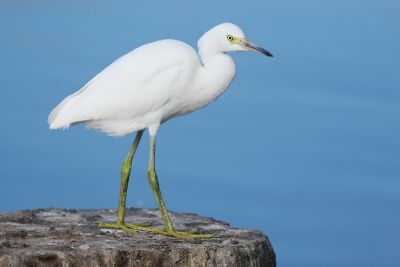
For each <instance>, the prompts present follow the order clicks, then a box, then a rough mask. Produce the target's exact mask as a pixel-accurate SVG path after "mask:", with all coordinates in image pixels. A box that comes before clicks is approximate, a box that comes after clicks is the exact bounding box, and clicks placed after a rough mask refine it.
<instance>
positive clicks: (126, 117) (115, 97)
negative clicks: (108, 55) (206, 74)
mask: <svg viewBox="0 0 400 267" xmlns="http://www.w3.org/2000/svg"><path fill="white" fill-rule="evenodd" d="M200 66H201V63H200V59H199V57H198V55H197V53H196V52H195V51H194V49H193V48H192V47H190V46H189V45H187V44H185V43H183V42H180V41H176V40H161V41H156V42H153V43H149V44H146V45H143V46H140V47H138V48H136V49H135V50H133V51H131V52H129V53H127V54H126V55H124V56H122V57H121V58H119V59H118V60H116V61H115V62H114V63H112V64H111V65H109V66H108V67H107V68H105V69H104V70H103V71H102V72H100V73H99V74H98V75H97V76H95V77H94V78H93V79H92V80H90V81H89V82H88V83H87V84H86V85H85V86H84V87H83V88H82V89H81V90H79V91H77V92H76V93H74V94H72V95H70V96H68V97H67V98H65V99H64V100H63V101H62V102H61V103H60V104H59V105H58V106H57V107H56V108H55V109H54V110H53V111H52V112H51V113H50V115H49V119H48V120H49V124H50V128H66V127H69V126H70V125H71V124H75V123H80V122H84V123H85V124H86V125H87V126H89V127H91V128H95V129H98V130H100V131H103V132H105V133H107V134H109V135H117V136H118V135H124V134H128V133H130V132H133V131H136V130H138V129H143V128H147V127H149V126H151V125H150V124H152V123H160V122H161V121H162V120H163V119H165V118H163V117H165V116H166V115H168V114H163V112H165V110H163V107H164V106H165V105H166V104H167V103H168V102H170V101H171V99H172V98H174V97H176V96H177V95H179V94H181V93H182V90H185V88H188V87H190V83H191V82H192V81H193V78H194V77H195V76H196V72H197V71H198V69H199V67H200Z"/></svg>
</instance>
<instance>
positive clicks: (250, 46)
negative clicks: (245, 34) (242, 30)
mask: <svg viewBox="0 0 400 267" xmlns="http://www.w3.org/2000/svg"><path fill="white" fill-rule="evenodd" d="M239 44H240V46H242V47H243V48H245V49H247V50H251V51H254V52H257V53H260V54H263V55H265V56H267V57H273V55H272V54H271V53H270V52H268V51H267V50H266V49H264V48H262V47H261V46H258V45H256V44H254V43H252V42H250V41H248V40H247V39H244V38H243V39H241V40H240V43H239Z"/></svg>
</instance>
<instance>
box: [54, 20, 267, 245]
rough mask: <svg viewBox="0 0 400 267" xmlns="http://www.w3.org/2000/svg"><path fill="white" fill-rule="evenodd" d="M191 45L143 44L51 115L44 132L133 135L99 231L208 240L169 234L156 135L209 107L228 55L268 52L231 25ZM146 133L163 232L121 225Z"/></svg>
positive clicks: (223, 82)
mask: <svg viewBox="0 0 400 267" xmlns="http://www.w3.org/2000/svg"><path fill="white" fill-rule="evenodd" d="M197 45H198V49H199V53H198V54H197V53H196V51H195V50H194V49H193V48H192V47H191V46H189V45H187V44H186V43H183V42H181V41H177V40H160V41H156V42H153V43H149V44H145V45H142V46H140V47H138V48H136V49H134V50H133V51H131V52H129V53H128V54H126V55H124V56H122V57H121V58H119V59H118V60H116V61H115V62H114V63H112V64H111V65H110V66H108V67H107V68H105V69H104V70H103V71H102V72H100V73H99V74H98V75H97V76H95V77H94V78H93V79H91V80H90V81H89V82H88V83H87V84H86V85H85V86H83V88H82V89H80V90H79V91H77V92H75V93H74V94H72V95H70V96H68V97H66V98H65V99H64V100H63V101H62V102H61V103H60V104H59V105H58V106H57V107H55V108H54V109H53V111H52V112H51V113H50V115H49V118H48V122H49V124H50V129H59V128H68V127H69V126H70V125H75V124H78V123H84V124H85V125H86V126H87V127H89V128H93V129H96V130H99V131H102V132H104V133H106V134H108V135H110V136H123V135H126V134H129V133H132V132H135V131H137V133H136V137H135V139H134V141H133V144H132V146H131V148H130V150H129V153H128V155H127V156H126V158H125V159H124V161H123V163H122V170H121V189H120V197H119V205H118V216H117V222H116V223H115V224H105V223H103V224H100V227H104V228H114V229H121V230H123V231H126V232H130V233H136V232H137V231H149V232H152V233H154V234H161V235H167V236H173V237H177V238H207V237H212V236H213V235H212V234H199V233H193V232H180V231H176V230H175V229H174V227H173V225H172V223H171V220H170V218H169V215H168V212H167V208H166V206H165V204H164V200H163V197H162V195H161V191H160V187H159V184H158V178H157V174H156V169H155V144H156V134H157V130H158V128H159V127H160V125H161V124H162V123H164V122H166V121H167V120H169V119H171V118H173V117H176V116H180V115H184V114H187V113H190V112H193V111H195V110H198V109H200V108H202V107H204V106H206V105H208V104H209V103H211V102H213V101H214V100H215V99H216V98H217V97H218V96H220V95H221V94H222V93H223V92H224V91H225V90H226V89H227V88H228V86H229V85H230V83H231V82H232V80H233V79H234V77H235V74H236V69H235V63H234V62H233V60H232V58H231V57H230V56H229V55H228V54H227V52H233V51H255V52H258V53H261V54H264V55H266V56H269V57H272V54H271V53H269V52H268V51H267V50H265V49H263V48H261V47H259V46H257V45H255V44H253V43H251V42H249V41H248V40H247V39H246V38H245V35H244V33H243V31H242V30H241V29H240V28H239V27H238V26H236V25H234V24H231V23H223V24H220V25H217V26H215V27H214V28H212V29H211V30H209V31H208V32H206V33H205V34H204V35H203V36H202V37H201V38H200V39H199V41H198V43H197ZM145 129H148V131H149V134H150V159H149V167H148V179H149V183H150V185H151V188H152V190H153V192H154V195H155V198H156V201H157V204H158V208H159V210H160V212H161V216H162V219H163V221H164V225H165V228H166V229H159V228H153V227H149V226H146V225H135V224H128V223H125V221H124V215H125V202H126V194H127V189H128V182H129V176H130V171H131V164H132V159H133V156H134V155H135V151H136V148H137V147H138V145H139V142H140V139H141V137H142V134H143V131H144V130H145Z"/></svg>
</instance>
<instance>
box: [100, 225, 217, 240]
mask: <svg viewBox="0 0 400 267" xmlns="http://www.w3.org/2000/svg"><path fill="white" fill-rule="evenodd" d="M99 227H101V228H108V229H120V230H122V231H124V232H127V233H131V234H136V233H137V232H139V231H145V232H150V233H151V234H154V235H163V236H169V237H175V238H178V239H195V238H212V237H215V235H214V234H201V233H199V232H198V231H189V232H183V231H175V230H164V229H161V228H156V227H149V224H130V223H126V224H125V223H115V224H110V223H100V224H99Z"/></svg>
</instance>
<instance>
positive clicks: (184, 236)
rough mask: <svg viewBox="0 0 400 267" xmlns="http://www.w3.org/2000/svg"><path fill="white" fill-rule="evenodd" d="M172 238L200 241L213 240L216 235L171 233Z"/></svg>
mask: <svg viewBox="0 0 400 267" xmlns="http://www.w3.org/2000/svg"><path fill="white" fill-rule="evenodd" d="M169 234H170V236H173V237H176V238H180V239H199V238H213V237H215V235H214V234H195V233H191V232H172V233H169Z"/></svg>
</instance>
